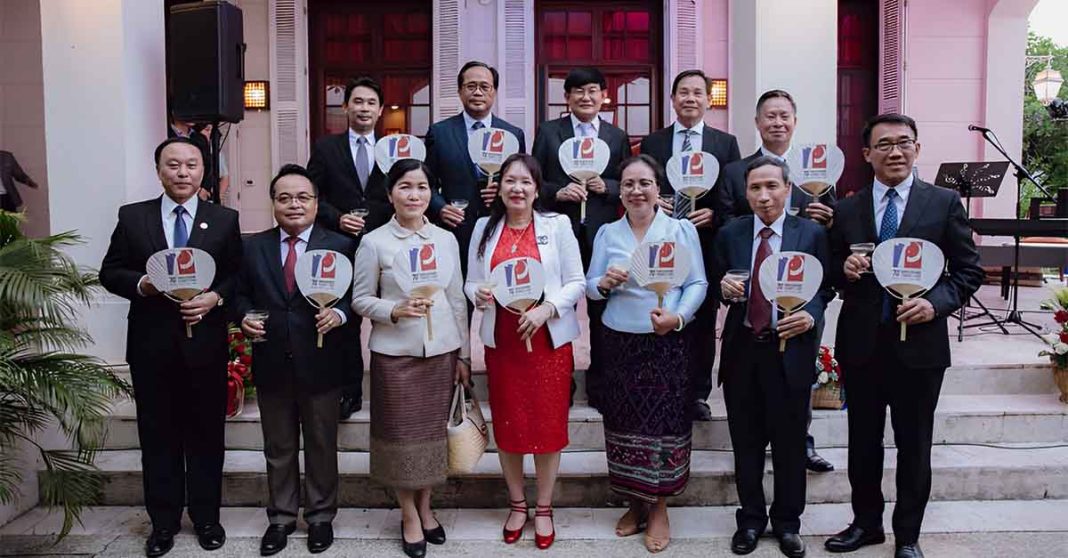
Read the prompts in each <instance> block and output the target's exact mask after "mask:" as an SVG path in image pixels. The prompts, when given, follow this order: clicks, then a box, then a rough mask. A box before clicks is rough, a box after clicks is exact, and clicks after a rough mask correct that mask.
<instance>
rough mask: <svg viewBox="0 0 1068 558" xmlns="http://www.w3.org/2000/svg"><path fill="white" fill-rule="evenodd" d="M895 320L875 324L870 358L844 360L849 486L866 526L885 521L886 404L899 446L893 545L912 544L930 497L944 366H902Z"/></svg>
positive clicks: (857, 518)
mask: <svg viewBox="0 0 1068 558" xmlns="http://www.w3.org/2000/svg"><path fill="white" fill-rule="evenodd" d="M899 335H900V328H899V326H898V324H896V323H894V324H887V325H883V326H880V328H879V341H878V343H876V345H875V351H874V353H873V354H872V358H871V360H869V361H868V362H867V363H866V364H864V365H862V366H855V365H854V366H849V365H846V364H844V363H843V365H842V373H843V376H844V379H845V388H846V404H847V405H848V411H847V412H848V417H849V484H850V486H851V487H852V490H853V497H852V502H853V516H854V522H855V523H856V524H857V525H858V526H861V527H864V528H866V529H874V528H876V527H881V526H882V524H883V507H884V503H883V491H882V480H883V432H884V429H885V427H886V408H887V406H889V407H890V421H891V424H892V425H893V429H894V444H895V445H896V446H897V505H896V506H895V507H894V518H893V526H894V535H895V536H896V540H897V544H910V543H914V542H916V540H917V539H918V538H919V536H920V524H921V523H922V522H923V513H924V509H925V508H926V507H927V500H928V499H929V498H930V496H931V437H932V433H933V429H934V411H935V406H936V405H937V404H938V394H939V392H940V391H941V389H942V378H943V377H944V376H945V372H946V370H945V369H944V368H927V369H917V368H909V367H907V366H905V365H904V364H903V363H902V362H901V359H900V358H899V357H898V355H897V351H896V350H895V349H896V348H897V346H898V336H899Z"/></svg>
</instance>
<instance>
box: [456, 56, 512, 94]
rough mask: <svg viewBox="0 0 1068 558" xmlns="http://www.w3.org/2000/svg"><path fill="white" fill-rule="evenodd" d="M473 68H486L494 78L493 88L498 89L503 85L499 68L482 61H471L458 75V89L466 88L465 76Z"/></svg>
mask: <svg viewBox="0 0 1068 558" xmlns="http://www.w3.org/2000/svg"><path fill="white" fill-rule="evenodd" d="M471 68H485V69H487V70H489V73H490V75H491V76H493V88H494V89H497V88H498V87H500V84H501V74H499V73H497V68H494V67H493V66H490V65H489V64H486V63H485V62H482V61H481V60H470V61H468V62H467V63H466V64H464V66H463V67H462V68H460V73H458V74H456V88H457V89H459V88H461V87H463V86H464V74H465V73H467V70H470V69H471Z"/></svg>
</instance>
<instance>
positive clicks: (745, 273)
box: [724, 269, 749, 302]
mask: <svg viewBox="0 0 1068 558" xmlns="http://www.w3.org/2000/svg"><path fill="white" fill-rule="evenodd" d="M724 277H725V278H727V279H730V280H731V281H737V282H739V283H741V284H742V291H743V293H744V292H748V291H749V284H748V283H749V270H748V269H730V270H727V274H726V275H724ZM747 299H748V297H746V295H745V294H743V295H742V296H740V297H735V298H732V299H731V301H732V302H745V301H746V300H747Z"/></svg>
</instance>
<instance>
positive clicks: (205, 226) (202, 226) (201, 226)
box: [200, 221, 208, 229]
mask: <svg viewBox="0 0 1068 558" xmlns="http://www.w3.org/2000/svg"><path fill="white" fill-rule="evenodd" d="M200 228H202V229H206V228H208V224H207V223H205V222H203V221H201V222H200Z"/></svg>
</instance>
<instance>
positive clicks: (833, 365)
mask: <svg viewBox="0 0 1068 558" xmlns="http://www.w3.org/2000/svg"><path fill="white" fill-rule="evenodd" d="M816 372H818V373H819V375H817V376H816V383H817V384H819V385H821V386H822V385H824V384H827V383H834V384H837V383H839V382H840V381H841V379H842V368H841V367H840V366H838V360H837V359H835V358H834V352H833V351H832V350H831V348H830V347H828V346H826V345H820V354H819V356H817V357H816Z"/></svg>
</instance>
